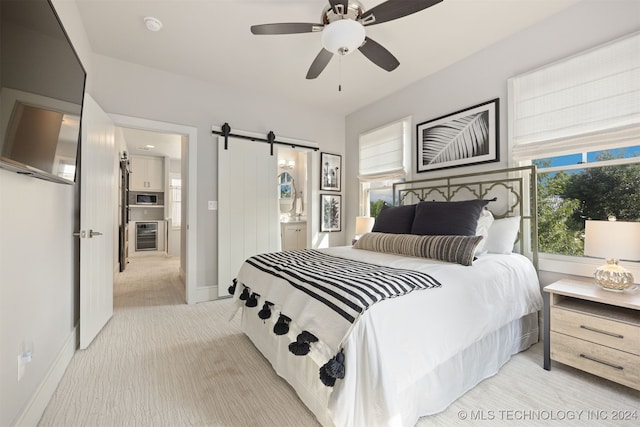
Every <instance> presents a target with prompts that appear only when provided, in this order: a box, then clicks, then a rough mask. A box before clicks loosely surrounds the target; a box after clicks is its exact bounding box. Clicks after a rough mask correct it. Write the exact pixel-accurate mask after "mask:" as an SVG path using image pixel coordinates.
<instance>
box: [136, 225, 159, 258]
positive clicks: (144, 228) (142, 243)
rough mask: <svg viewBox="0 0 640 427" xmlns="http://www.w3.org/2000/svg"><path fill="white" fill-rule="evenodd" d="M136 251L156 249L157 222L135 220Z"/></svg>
mask: <svg viewBox="0 0 640 427" xmlns="http://www.w3.org/2000/svg"><path fill="white" fill-rule="evenodd" d="M135 224H136V251H156V250H158V222H157V221H155V222H136V223H135Z"/></svg>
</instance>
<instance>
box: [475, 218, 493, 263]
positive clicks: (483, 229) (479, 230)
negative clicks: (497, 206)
mask: <svg viewBox="0 0 640 427" xmlns="http://www.w3.org/2000/svg"><path fill="white" fill-rule="evenodd" d="M491 224H493V215H492V214H491V211H489V210H487V209H482V212H481V213H480V217H479V218H478V226H477V227H476V236H482V240H480V243H478V246H476V252H475V254H474V255H475V256H480V255H482V254H485V253H487V249H486V244H487V237H489V228H490V227H491Z"/></svg>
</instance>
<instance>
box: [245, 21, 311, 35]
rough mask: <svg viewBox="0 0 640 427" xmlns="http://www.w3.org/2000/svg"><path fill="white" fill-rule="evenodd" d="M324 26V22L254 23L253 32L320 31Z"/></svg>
mask: <svg viewBox="0 0 640 427" xmlns="http://www.w3.org/2000/svg"><path fill="white" fill-rule="evenodd" d="M322 27H323V25H322V24H310V23H307V22H283V23H279V24H261V25H252V26H251V32H252V33H253V34H256V35H263V34H299V33H311V32H314V31H320V30H322Z"/></svg>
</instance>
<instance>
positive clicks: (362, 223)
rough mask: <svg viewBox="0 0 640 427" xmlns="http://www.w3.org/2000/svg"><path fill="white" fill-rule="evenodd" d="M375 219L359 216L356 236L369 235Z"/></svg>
mask: <svg viewBox="0 0 640 427" xmlns="http://www.w3.org/2000/svg"><path fill="white" fill-rule="evenodd" d="M374 222H375V218H371V217H369V216H357V217H356V236H362V235H363V234H365V233H368V232H370V231H371V229H372V228H373V223H374Z"/></svg>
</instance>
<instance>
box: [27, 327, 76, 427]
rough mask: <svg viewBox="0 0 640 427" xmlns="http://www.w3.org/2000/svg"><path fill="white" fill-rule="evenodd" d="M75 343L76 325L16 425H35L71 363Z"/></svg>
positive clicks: (28, 426)
mask: <svg viewBox="0 0 640 427" xmlns="http://www.w3.org/2000/svg"><path fill="white" fill-rule="evenodd" d="M77 343H78V327H77V326H76V327H75V328H73V331H71V333H70V334H69V336H68V337H67V339H66V341H65V343H64V346H62V350H60V353H58V356H57V357H56V359H55V360H54V361H53V364H52V365H51V369H49V371H48V372H47V374H46V375H45V377H44V379H43V380H42V382H41V383H40V385H39V386H38V388H37V390H36V392H35V393H34V394H33V396H32V397H31V400H30V401H29V403H28V404H27V407H26V408H25V410H24V412H22V414H21V415H20V417H19V418H18V422H16V426H17V427H31V426H33V427H35V426H37V425H38V423H39V422H40V418H42V414H43V413H44V410H45V409H46V408H47V405H48V404H49V401H50V400H51V398H52V397H53V393H54V392H55V391H56V388H57V387H58V384H59V383H60V380H61V379H62V376H63V375H64V372H65V371H66V370H67V366H69V363H71V358H72V357H73V354H74V353H75V352H76V348H78V345H77Z"/></svg>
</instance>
